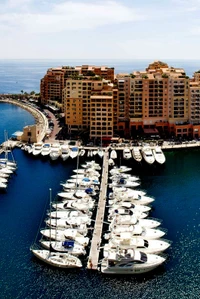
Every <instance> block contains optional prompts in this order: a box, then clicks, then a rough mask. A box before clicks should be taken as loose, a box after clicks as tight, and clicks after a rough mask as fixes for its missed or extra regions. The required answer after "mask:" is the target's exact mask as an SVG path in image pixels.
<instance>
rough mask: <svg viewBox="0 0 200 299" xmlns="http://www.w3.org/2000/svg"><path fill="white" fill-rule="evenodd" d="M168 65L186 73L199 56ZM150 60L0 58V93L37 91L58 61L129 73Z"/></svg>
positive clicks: (196, 64)
mask: <svg viewBox="0 0 200 299" xmlns="http://www.w3.org/2000/svg"><path fill="white" fill-rule="evenodd" d="M163 61H164V62H166V63H168V65H169V66H173V67H181V68H184V69H185V71H186V74H187V75H188V76H189V77H192V76H193V73H194V72H195V71H198V70H199V69H200V60H168V59H163ZM152 62H153V61H151V60H141V59H139V60H98V59H96V60H85V59H82V60H80V59H79V60H78V59H77V60H75V59H73V60H72V59H70V60H67V59H65V60H61V59H57V60H6V59H5V60H2V59H0V94H2V93H5V94H7V93H18V94H19V93H21V91H22V90H23V92H31V91H35V92H39V91H40V80H41V78H43V77H44V75H45V74H46V71H47V69H48V68H51V67H57V66H62V65H70V66H78V65H82V64H90V65H106V66H109V67H114V68H115V73H116V74H117V73H131V72H133V71H138V70H144V69H145V68H146V67H147V66H148V65H149V64H150V63H152Z"/></svg>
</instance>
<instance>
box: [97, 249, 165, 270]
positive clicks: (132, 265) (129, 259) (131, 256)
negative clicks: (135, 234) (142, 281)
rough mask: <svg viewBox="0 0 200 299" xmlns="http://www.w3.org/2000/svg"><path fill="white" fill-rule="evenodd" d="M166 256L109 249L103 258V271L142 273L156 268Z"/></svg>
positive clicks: (131, 250)
mask: <svg viewBox="0 0 200 299" xmlns="http://www.w3.org/2000/svg"><path fill="white" fill-rule="evenodd" d="M165 260H166V258H164V257H161V256H159V255H156V254H149V253H144V252H141V251H139V250H133V249H127V250H126V249H125V250H122V251H120V252H119V251H118V250H116V251H115V250H113V251H109V252H108V254H107V256H106V257H105V258H104V259H103V260H102V263H101V272H102V273H105V274H141V273H146V272H149V271H152V270H154V269H155V268H157V267H158V266H159V265H161V264H163V263H164V262H165Z"/></svg>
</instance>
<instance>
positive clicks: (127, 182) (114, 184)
mask: <svg viewBox="0 0 200 299" xmlns="http://www.w3.org/2000/svg"><path fill="white" fill-rule="evenodd" d="M139 185H140V183H139V182H134V181H132V180H129V179H124V178H120V179H118V180H113V181H112V183H111V184H109V187H110V188H112V187H120V186H123V187H127V188H134V187H138V186H139Z"/></svg>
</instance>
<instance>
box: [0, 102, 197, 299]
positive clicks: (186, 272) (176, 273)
mask: <svg viewBox="0 0 200 299" xmlns="http://www.w3.org/2000/svg"><path fill="white" fill-rule="evenodd" d="M9 108H10V107H9ZM8 113H9V111H7V114H8ZM10 113H11V114H13V109H12V110H11V112H10ZM15 115H16V116H17V114H16V113H15ZM21 117H22V116H21ZM28 118H29V119H28V120H27V123H31V119H30V116H28ZM32 121H33V120H32ZM9 124H10V123H8V124H7V125H6V128H8V131H9V132H10V133H12V132H14V131H15V130H16V129H17V130H18V129H20V127H17V123H16V121H15V122H13V123H12V127H10V126H9ZM23 126H24V121H22V122H21V127H23ZM3 130H4V127H3V128H2V130H1V131H2V132H3ZM1 142H3V138H2V139H1ZM169 146H170V148H169V149H168V150H166V151H165V150H164V153H165V156H166V162H165V164H164V167H162V168H160V167H158V166H157V165H156V164H155V166H154V164H153V165H152V166H153V167H152V166H150V167H147V166H146V164H145V163H143V164H141V163H136V162H135V160H134V159H130V160H127V161H123V162H124V163H125V162H126V164H127V163H128V164H130V161H132V162H131V163H133V164H132V165H133V168H134V170H133V174H134V175H138V176H139V177H140V180H141V188H142V189H143V190H146V191H147V193H148V196H153V197H154V198H155V201H154V202H153V207H154V208H153V209H152V212H151V213H152V217H154V218H160V219H162V220H163V223H162V225H163V226H164V227H165V228H167V229H168V235H167V236H168V239H169V240H172V241H173V244H172V246H171V247H170V248H169V250H168V254H169V256H170V258H169V259H168V260H167V263H165V264H164V265H163V266H161V268H159V269H157V270H156V271H154V272H153V273H152V274H148V275H147V274H143V275H142V277H140V278H139V277H138V278H135V277H129V278H126V279H124V278H122V277H118V278H115V277H111V276H110V277H109V279H106V278H105V277H103V276H102V275H101V274H100V272H99V271H90V274H89V273H87V270H85V269H84V268H83V269H81V270H77V271H78V272H77V271H76V272H71V271H69V270H67V271H66V270H61V269H58V270H57V269H55V268H53V269H52V268H51V267H50V266H49V265H45V264H42V263H41V262H40V261H38V260H37V259H36V258H34V257H33V255H32V253H31V252H30V250H29V248H30V245H31V244H32V242H33V240H34V239H35V235H36V233H37V230H38V225H39V223H40V221H41V218H42V215H43V211H44V210H45V212H46V205H48V203H49V196H48V189H49V188H52V193H53V196H55V195H56V193H57V192H59V191H60V182H62V181H63V180H64V178H66V177H70V175H71V174H72V171H73V169H75V168H76V161H75V160H72V159H68V160H67V161H66V162H67V163H63V162H61V161H62V160H61V159H59V160H58V161H56V162H55V163H51V161H50V160H49V159H42V158H39V157H38V158H34V157H33V156H32V155H29V154H25V152H24V151H23V150H21V149H20V148H18V147H15V148H14V149H13V150H14V155H15V159H16V160H17V162H18V170H17V176H13V177H12V181H11V184H9V187H8V192H6V193H3V194H1V195H0V197H1V201H0V204H1V209H0V211H1V227H2V230H1V232H0V238H1V240H2V243H1V244H2V246H1V256H2V259H1V281H2V290H1V293H2V296H4V298H21V297H22V296H23V297H24V298H35V297H37V298H39V297H40V296H46V297H52V296H60V298H63V299H64V298H65V297H66V292H67V293H68V296H71V297H74V296H76V298H80V299H81V298H83V297H84V298H88V296H97V297H101V296H104V297H107V296H108V292H109V294H110V292H112V295H111V296H110V297H111V298H119V294H121V293H123V298H127V299H128V298H130V297H131V295H132V293H133V292H134V295H135V296H138V297H139V298H146V296H148V297H150V298H153V297H154V298H162V299H165V298H168V297H174V298H185V299H186V298H188V296H189V295H190V297H191V298H194V299H196V298H197V297H198V294H199V284H198V281H199V279H198V272H197V267H196V265H198V256H197V255H196V252H197V251H198V220H199V210H198V206H199V203H198V184H199V163H200V162H199V148H198V146H197V145H196V146H195V147H193V148H190V147H189V146H187V145H182V146H183V147H182V150H173V149H172V145H169ZM178 146H180V147H181V145H178ZM120 153H122V152H121V149H119V153H118V154H120ZM119 156H120V155H118V161H116V160H114V161H115V164H116V165H117V164H118V163H120V158H119ZM93 158H95V159H96V158H97V157H96V156H94V157H93ZM87 159H88V158H87V156H86V154H85V156H83V157H82V162H84V160H87ZM33 166H34V167H33ZM55 173H56V176H55ZM30 182H31V183H30ZM41 182H42V184H41ZM38 185H40V186H41V187H40V188H38ZM180 185H181V186H182V188H181V189H180ZM16 194H17V196H16ZM22 207H23V208H22ZM30 211H31V213H30ZM8 217H9V219H11V220H12V221H8ZM16 225H17V230H16ZM13 231H14V232H15V233H14V234H13ZM8 236H9V242H8ZM8 253H9V255H10V256H12V259H11V258H9V259H8V258H7V257H8ZM16 269H17V270H18V271H17V272H18V273H17V275H16ZM33 280H34V282H35V283H34V285H33V283H32V282H33ZM22 282H23V289H22V288H21V284H22ZM119 282H120V283H119ZM99 285H101V287H99ZM49 286H50V287H49ZM80 289H81V293H80V292H79V291H78V290H80ZM130 290H131V292H130ZM102 294H104V295H102Z"/></svg>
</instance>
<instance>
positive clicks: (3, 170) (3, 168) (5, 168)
mask: <svg viewBox="0 0 200 299" xmlns="http://www.w3.org/2000/svg"><path fill="white" fill-rule="evenodd" d="M0 172H1V173H5V174H9V175H10V174H12V173H13V170H11V169H10V168H9V167H8V166H3V165H0Z"/></svg>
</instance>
